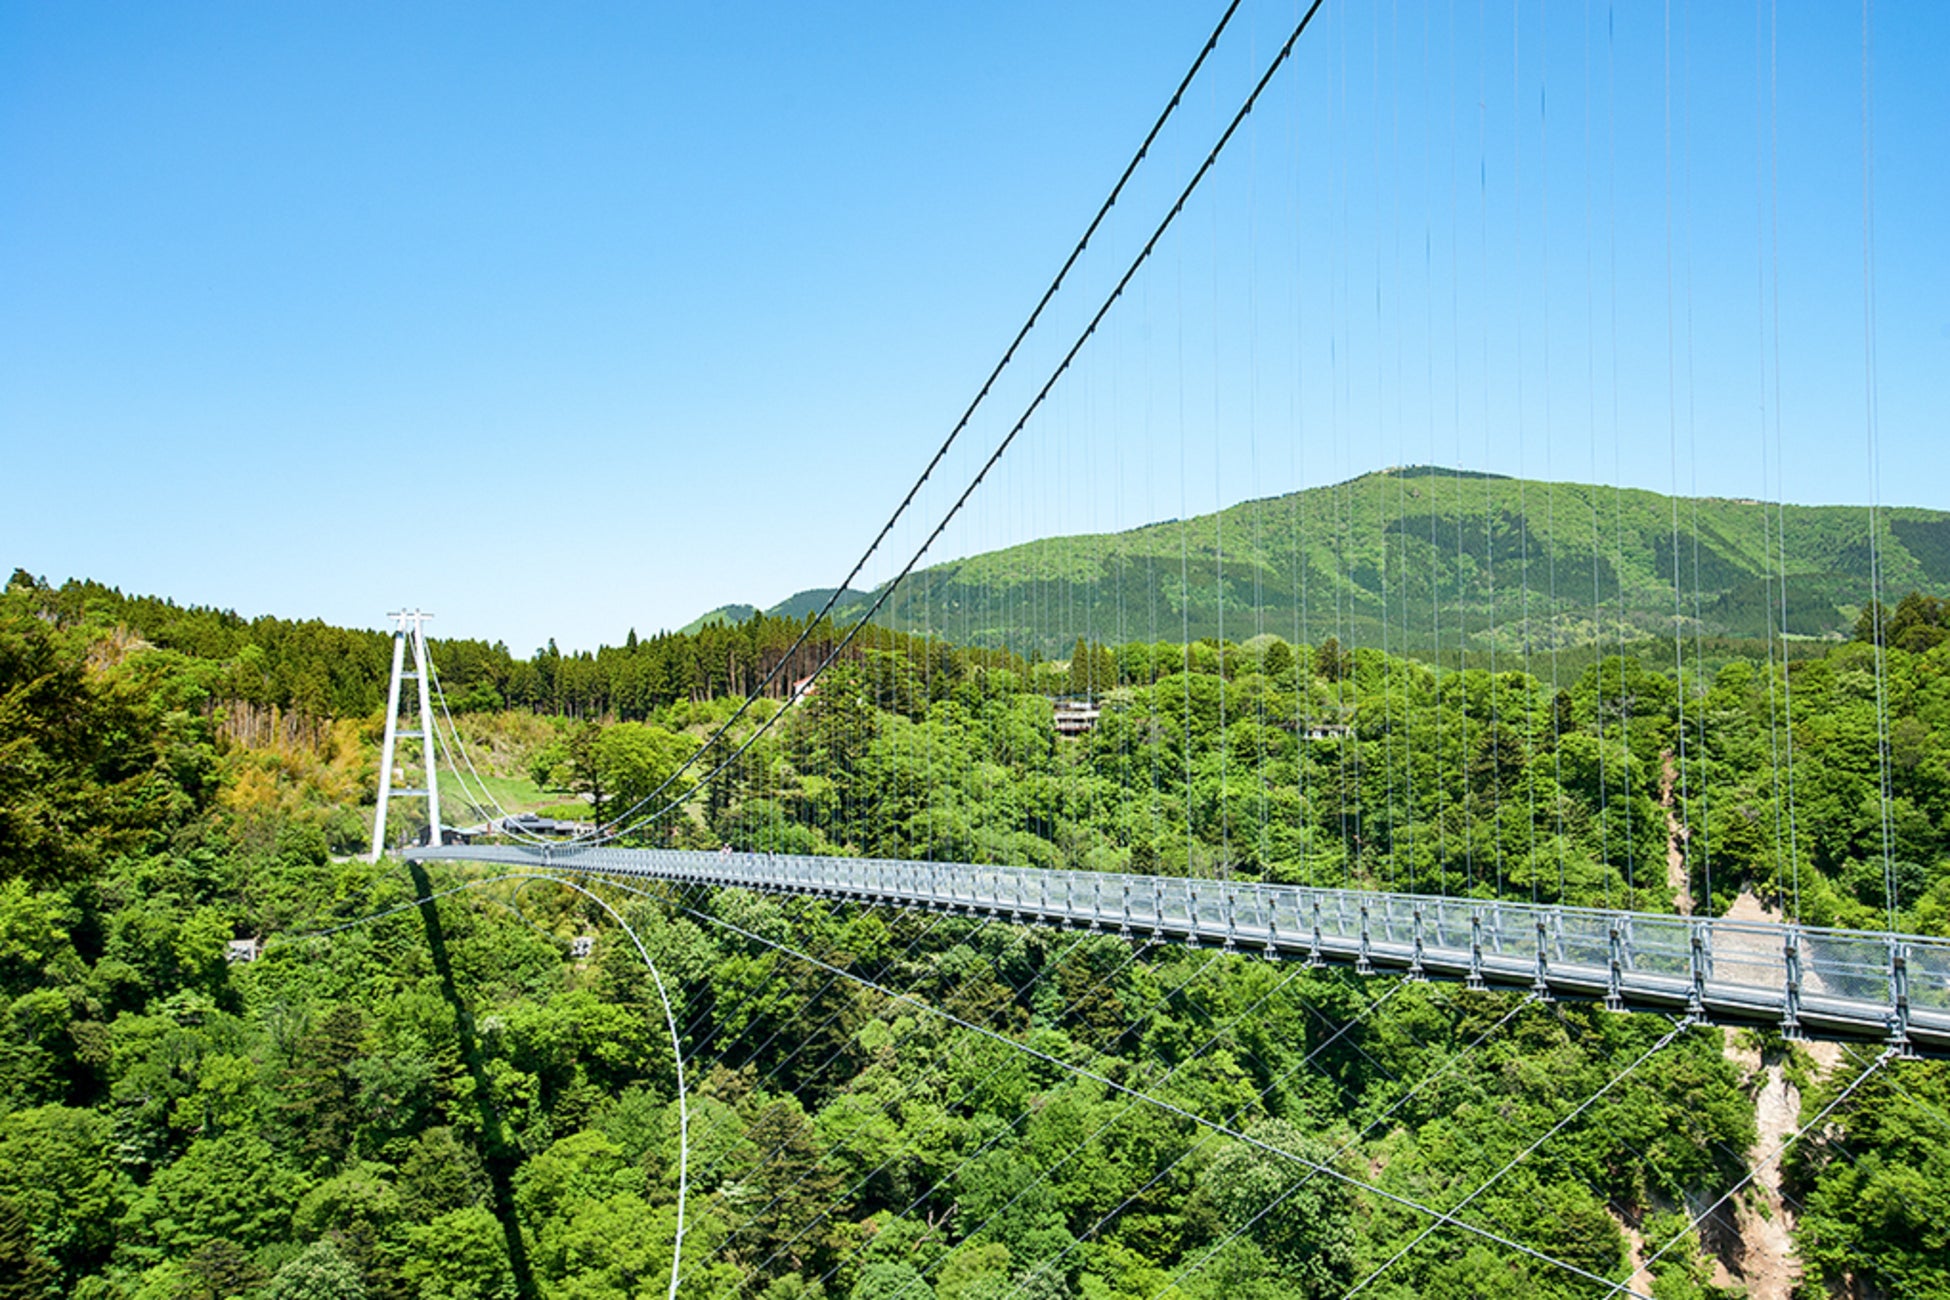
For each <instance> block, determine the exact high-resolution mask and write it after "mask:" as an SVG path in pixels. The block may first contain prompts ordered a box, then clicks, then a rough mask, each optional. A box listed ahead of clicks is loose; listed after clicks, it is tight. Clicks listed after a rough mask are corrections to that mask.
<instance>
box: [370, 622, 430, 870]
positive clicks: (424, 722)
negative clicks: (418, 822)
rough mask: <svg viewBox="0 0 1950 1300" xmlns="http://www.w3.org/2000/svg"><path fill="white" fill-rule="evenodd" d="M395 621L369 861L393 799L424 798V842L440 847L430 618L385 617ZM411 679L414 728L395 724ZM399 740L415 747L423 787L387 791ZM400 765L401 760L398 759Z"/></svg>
mask: <svg viewBox="0 0 1950 1300" xmlns="http://www.w3.org/2000/svg"><path fill="white" fill-rule="evenodd" d="M387 617H388V618H391V619H393V620H395V622H396V626H395V627H394V629H393V679H392V682H391V684H389V685H388V686H387V688H386V742H385V745H384V747H383V748H381V750H380V751H379V808H378V810H377V811H376V812H375V813H374V814H373V819H372V860H373V861H374V862H377V861H379V857H380V855H381V854H382V853H384V852H385V851H386V808H387V805H388V804H390V803H391V802H392V801H393V800H394V799H425V800H426V801H427V828H428V830H427V842H428V843H430V844H436V845H437V844H439V843H440V779H439V777H438V776H436V775H435V772H434V769H435V768H436V767H437V766H438V763H437V761H436V749H435V747H436V736H435V730H434V716H433V704H432V701H431V699H430V697H429V695H428V692H427V683H428V681H429V680H430V678H431V673H430V671H429V664H430V663H431V660H430V659H429V658H428V656H427V631H426V621H427V620H428V619H430V618H432V617H433V615H431V614H428V613H426V612H424V611H422V610H417V609H415V610H399V611H397V612H395V613H392V614H389V615H387ZM408 641H411V642H412V644H413V671H412V672H406V671H404V669H405V666H406V646H407V642H408ZM407 678H411V679H412V680H413V682H414V684H415V685H416V686H417V687H418V688H419V689H418V692H417V694H418V695H419V716H418V717H417V718H413V719H410V721H412V722H413V723H414V724H415V725H413V726H407V727H402V726H401V725H400V683H401V682H402V681H404V680H406V679H407ZM402 740H417V741H419V742H420V768H421V770H422V773H423V775H424V777H425V780H426V784H425V785H423V786H417V787H402V788H399V789H394V788H393V762H394V759H395V757H396V755H397V754H398V752H399V751H398V743H399V742H400V741H402ZM401 761H402V762H404V761H405V760H403V759H402V760H401Z"/></svg>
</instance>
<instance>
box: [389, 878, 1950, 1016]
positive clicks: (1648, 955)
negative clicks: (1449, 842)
mask: <svg viewBox="0 0 1950 1300" xmlns="http://www.w3.org/2000/svg"><path fill="white" fill-rule="evenodd" d="M407 856H408V857H409V858H412V859H414V860H418V861H443V860H444V861H453V862H479V863H490V864H495V865H500V866H528V867H539V868H541V869H543V870H552V871H564V872H571V873H576V874H583V875H594V876H614V877H617V878H619V879H649V880H661V881H668V882H671V883H674V884H679V885H702V886H708V887H712V888H719V889H750V890H755V891H758V892H761V893H782V894H804V895H809V896H813V897H821V898H831V899H835V900H844V901H848V902H854V903H859V904H862V905H866V906H874V907H902V908H922V909H925V910H928V911H940V912H950V913H958V914H961V915H964V916H972V917H986V918H990V919H1002V920H1007V921H1009V922H1012V923H1016V924H1029V925H1055V926H1060V927H1063V928H1065V929H1068V928H1072V927H1075V928H1081V929H1087V930H1096V931H1101V932H1104V933H1108V934H1115V935H1119V936H1121V937H1123V938H1126V939H1130V938H1144V939H1153V940H1164V941H1168V942H1174V943H1184V944H1188V945H1191V946H1194V947H1210V948H1215V949H1219V950H1222V951H1226V952H1242V953H1246V954H1249V955H1259V956H1264V957H1266V958H1268V959H1269V960H1274V961H1301V962H1308V963H1312V964H1330V963H1331V964H1334V965H1341V966H1348V967H1351V968H1353V969H1354V970H1356V971H1358V972H1360V973H1361V974H1364V975H1367V974H1386V975H1406V976H1409V977H1411V978H1427V979H1444V980H1453V981H1459V982H1463V983H1466V984H1467V985H1469V987H1471V988H1505V989H1523V990H1529V991H1533V992H1536V993H1539V994H1542V995H1545V996H1548V997H1566V998H1578V999H1585V1000H1591V1001H1601V1002H1603V1003H1604V1004H1605V1005H1606V1006H1607V1007H1610V1008H1612V1009H1614V1010H1618V1011H1647V1012H1657V1013H1664V1014H1679V1015H1685V1016H1690V1017H1696V1018H1699V1019H1702V1020H1705V1021H1707V1022H1709V1023H1713V1024H1724V1025H1740V1026H1754V1027H1760V1028H1765V1029H1775V1030H1779V1031H1780V1032H1782V1033H1783V1034H1784V1035H1785V1036H1787V1037H1789V1038H1802V1037H1815V1038H1822V1039H1832V1040H1835V1041H1843V1042H1848V1041H1854V1042H1889V1043H1894V1044H1896V1045H1898V1046H1900V1047H1902V1048H1903V1049H1905V1050H1914V1051H1919V1052H1928V1053H1931V1054H1950V940H1945V939H1933V938H1927V937H1924V936H1920V935H1904V934H1880V933H1875V932H1872V931H1852V930H1832V929H1824V928H1821V927H1817V926H1799V925H1773V924H1763V923H1755V922H1740V921H1731V920H1724V919H1713V918H1706V917H1685V916H1672V915H1669V914H1657V913H1644V912H1605V911H1600V910H1597V909H1592V908H1578V907H1557V906H1539V905H1534V904H1528V903H1521V902H1505V901H1499V900H1474V899H1459V898H1442V897H1433V896H1417V895H1412V894H1397V893H1381V892H1376V891H1368V890H1358V889H1307V888H1302V887H1298V886H1281V885H1270V884H1262V883H1259V882H1256V881H1245V882H1227V881H1219V880H1197V879H1186V878H1183V877H1171V876H1132V875H1121V874H1113V873H1109V872H1096V871H1062V870H1054V869H1047V868H1035V867H994V866H979V865H975V864H970V863H949V862H903V861H890V860H874V859H865V858H829V857H811V858H809V857H791V856H786V857H781V856H780V855H777V854H769V853H699V852H689V853H687V852H677V851H671V850H658V849H617V848H578V847H576V846H574V845H567V846H564V847H561V848H553V847H542V848H539V849H531V848H522V847H518V846H492V845H479V846H450V847H443V848H433V847H426V848H420V849H414V850H409V851H408V852H407Z"/></svg>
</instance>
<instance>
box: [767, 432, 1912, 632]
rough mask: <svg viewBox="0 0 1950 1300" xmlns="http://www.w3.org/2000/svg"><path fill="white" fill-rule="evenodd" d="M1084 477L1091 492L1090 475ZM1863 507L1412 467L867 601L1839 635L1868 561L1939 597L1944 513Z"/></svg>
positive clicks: (1050, 628) (1084, 539)
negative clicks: (1873, 517)
mask: <svg viewBox="0 0 1950 1300" xmlns="http://www.w3.org/2000/svg"><path fill="white" fill-rule="evenodd" d="M1079 490H1084V491H1087V490H1090V488H1089V483H1088V479H1087V477H1086V478H1085V479H1084V480H1083V484H1082V486H1081V487H1080V488H1079ZM1869 520H1870V512H1869V511H1868V510H1867V509H1866V508H1864V507H1856V506H1792V505H1790V506H1779V505H1774V504H1763V503H1762V502H1758V501H1735V500H1728V499H1725V498H1720V497H1703V498H1697V499H1695V498H1689V497H1677V498H1675V497H1669V496H1663V495H1661V494H1658V493H1654V492H1645V491H1637V490H1619V489H1614V488H1609V487H1598V486H1593V485H1590V484H1584V483H1548V482H1539V481H1535V480H1526V479H1512V478H1503V477H1500V476H1497V475H1488V474H1480V473H1462V472H1457V471H1453V470H1446V469H1439V468H1431V467H1416V468H1408V469H1399V470H1386V471H1381V472H1378V473H1373V474H1364V475H1362V476H1361V477H1360V478H1356V479H1352V480H1350V481H1348V482H1346V483H1338V484H1334V485H1332V486H1329V487H1319V488H1309V489H1307V490H1305V491H1302V492H1296V493H1292V494H1290V495H1287V496H1280V497H1271V498H1267V499H1264V500H1259V501H1248V502H1244V503H1242V504H1240V505H1236V506H1233V507H1231V508H1229V509H1227V510H1224V511H1222V512H1220V513H1217V514H1211V515H1201V516H1198V517H1195V518H1191V519H1185V520H1182V521H1180V520H1172V521H1169V522H1165V523H1156V524H1150V525H1147V526H1145V527H1142V528H1135V529H1132V530H1130V531H1129V532H1122V533H1114V534H1103V535H1096V536H1078V537H1057V538H1049V539H1044V540H1038V541H1033V542H1027V543H1024V544H1022V545H1020V546H1014V547H1010V548H1008V549H1006V550H1000V551H993V552H988V553H985V554H981V555H975V556H971V557H969V558H967V559H961V560H950V561H947V562H944V563H940V564H936V565H933V566H931V567H929V568H926V569H922V570H919V571H918V572H916V573H915V574H914V576H913V577H912V578H910V579H909V580H908V582H907V583H905V584H903V586H902V588H901V589H900V590H899V591H898V592H897V593H895V595H894V597H893V598H892V599H891V600H890V601H889V602H888V603H887V605H886V607H885V608H884V609H883V611H882V613H881V615H880V618H881V621H883V622H885V623H886V624H887V625H888V626H890V627H895V628H899V629H901V630H904V631H909V632H917V633H928V632H932V633H934V634H935V635H938V636H944V637H946V638H948V639H949V640H952V641H956V642H958V643H962V644H980V645H1007V646H1010V647H1012V648H1014V649H1016V650H1019V651H1021V652H1023V653H1030V652H1032V651H1040V652H1041V653H1044V654H1049V655H1057V654H1061V653H1062V652H1063V650H1064V649H1065V648H1066V647H1067V646H1068V645H1069V642H1070V638H1072V637H1074V636H1076V635H1078V634H1080V633H1081V634H1084V635H1087V636H1091V637H1094V638H1096V639H1099V640H1103V641H1106V642H1116V641H1124V640H1136V639H1145V640H1158V639H1160V638H1163V639H1167V640H1184V639H1194V638H1199V637H1216V636H1227V637H1231V638H1233V639H1235V640H1244V639H1246V638H1248V637H1251V636H1253V635H1255V634H1257V633H1261V632H1270V633H1273V634H1275V635H1278V636H1282V637H1285V638H1287V639H1288V640H1299V641H1306V642H1310V643H1311V642H1317V641H1320V640H1322V639H1324V638H1326V637H1329V636H1333V637H1336V638H1338V639H1339V640H1341V641H1342V642H1345V643H1349V644H1357V645H1366V646H1374V647H1377V648H1380V647H1390V648H1392V649H1394V650H1397V651H1403V650H1414V651H1424V652H1426V651H1431V650H1440V651H1445V652H1447V653H1449V654H1455V653H1457V652H1459V651H1469V650H1473V651H1477V652H1486V651H1488V650H1490V649H1491V648H1492V647H1494V648H1495V649H1496V650H1498V651H1499V652H1505V653H1508V652H1523V651H1524V650H1525V649H1526V648H1528V649H1530V650H1533V651H1541V650H1546V649H1551V648H1563V647H1566V646H1576V645H1580V644H1584V643H1588V642H1593V641H1601V642H1602V641H1610V642H1616V641H1618V640H1619V639H1621V638H1622V639H1624V640H1627V641H1634V640H1638V639H1640V638H1644V637H1647V636H1652V637H1658V636H1664V637H1667V638H1670V637H1671V636H1672V635H1673V631H1674V628H1675V626H1677V627H1678V628H1679V630H1680V631H1682V632H1683V633H1685V634H1687V635H1692V634H1693V633H1694V632H1696V631H1697V632H1698V633H1699V634H1700V635H1703V636H1709V637H1712V636H1729V637H1740V638H1755V637H1758V638H1765V637H1766V636H1767V635H1768V634H1769V631H1770V629H1772V630H1774V631H1776V632H1778V631H1780V630H1783V629H1785V630H1786V631H1787V632H1788V633H1790V634H1792V635H1796V636H1806V637H1831V638H1832V637H1838V636H1843V635H1846V634H1847V632H1848V630H1849V628H1850V627H1851V626H1852V625H1853V624H1854V621H1855V619H1856V617H1857V615H1858V613H1859V611H1860V610H1861V608H1862V607H1863V606H1864V605H1865V604H1866V603H1867V602H1868V599H1869V593H1870V591H1871V590H1872V586H1871V582H1870V571H1871V567H1872V560H1874V561H1877V562H1879V563H1880V565H1881V571H1882V589H1883V590H1885V591H1898V592H1901V591H1908V590H1911V589H1917V590H1921V591H1924V592H1929V593H1934V594H1938V595H1950V514H1945V513H1944V512H1942V511H1936V510H1921V509H1909V508H1904V509H1885V510H1882V511H1881V512H1879V514H1878V516H1877V527H1876V531H1875V541H1876V546H1875V547H1874V548H1872V547H1871V544H1870V541H1871V538H1870V526H1869ZM1784 587H1785V592H1784V591H1783V588H1784ZM818 594H819V595H821V596H822V597H823V596H824V595H825V594H826V593H824V592H821V593H818ZM795 599H797V598H795ZM788 604H790V602H788ZM864 604H865V598H862V599H861V600H857V601H848V602H843V603H842V606H841V607H840V608H837V609H836V611H835V614H836V616H840V617H843V616H844V615H846V614H847V613H849V612H853V611H857V610H859V609H861V608H864Z"/></svg>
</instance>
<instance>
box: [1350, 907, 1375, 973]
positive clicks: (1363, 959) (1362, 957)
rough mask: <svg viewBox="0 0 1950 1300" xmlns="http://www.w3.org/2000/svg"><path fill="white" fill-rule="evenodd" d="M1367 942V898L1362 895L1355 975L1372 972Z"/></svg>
mask: <svg viewBox="0 0 1950 1300" xmlns="http://www.w3.org/2000/svg"><path fill="white" fill-rule="evenodd" d="M1369 942H1370V941H1369V937H1368V900H1367V898H1366V897H1365V896H1364V897H1363V898H1362V899H1361V947H1360V951H1359V953H1358V954H1357V955H1356V956H1355V958H1354V973H1355V974H1356V975H1372V974H1374V967H1373V966H1370V965H1369V964H1368V948H1369Z"/></svg>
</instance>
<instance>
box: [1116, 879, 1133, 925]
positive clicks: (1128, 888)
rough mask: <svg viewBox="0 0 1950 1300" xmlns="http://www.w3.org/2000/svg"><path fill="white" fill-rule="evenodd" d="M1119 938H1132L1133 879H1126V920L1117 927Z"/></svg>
mask: <svg viewBox="0 0 1950 1300" xmlns="http://www.w3.org/2000/svg"><path fill="white" fill-rule="evenodd" d="M1117 934H1118V937H1119V938H1122V939H1128V938H1130V937H1131V878H1130V877H1129V876H1126V877H1125V878H1124V920H1123V921H1122V922H1121V923H1120V924H1119V925H1118V927H1117Z"/></svg>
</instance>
